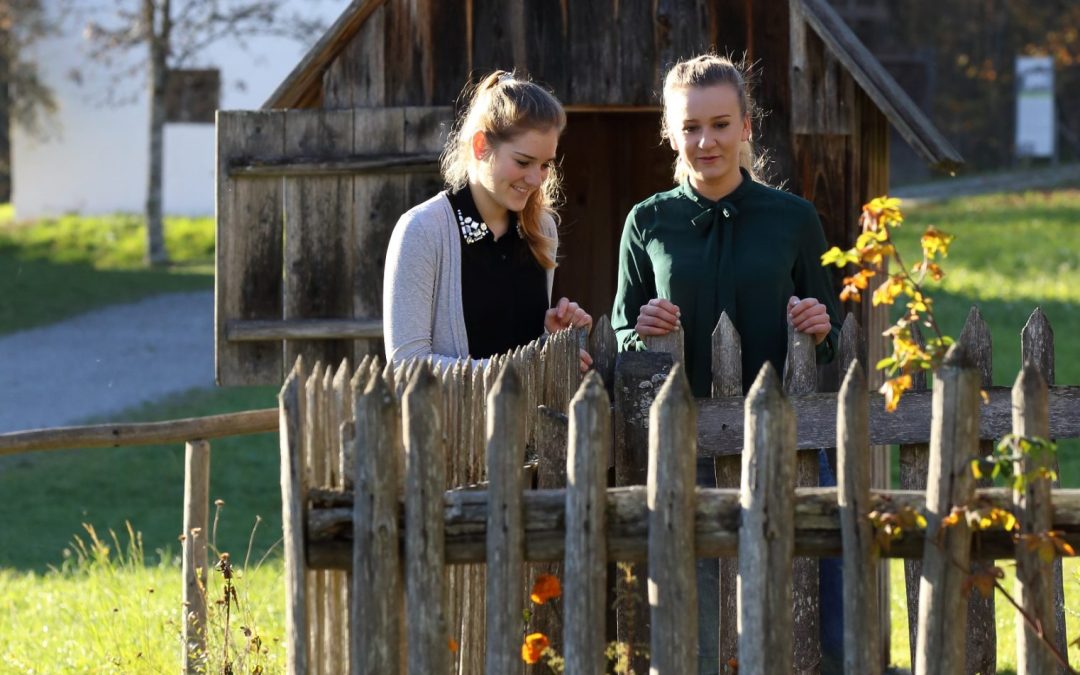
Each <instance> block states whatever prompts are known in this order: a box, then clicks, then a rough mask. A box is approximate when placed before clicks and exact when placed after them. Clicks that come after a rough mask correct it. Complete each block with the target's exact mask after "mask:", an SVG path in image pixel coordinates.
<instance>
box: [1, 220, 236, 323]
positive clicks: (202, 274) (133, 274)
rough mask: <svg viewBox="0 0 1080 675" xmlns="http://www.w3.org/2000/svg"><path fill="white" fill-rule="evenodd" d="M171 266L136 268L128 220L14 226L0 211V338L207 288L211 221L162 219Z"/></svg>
mask: <svg viewBox="0 0 1080 675" xmlns="http://www.w3.org/2000/svg"><path fill="white" fill-rule="evenodd" d="M165 239H166V245H167V246H168V248H169V252H170V255H172V256H173V258H174V260H175V265H174V266H173V267H171V268H167V269H147V268H146V267H145V266H144V265H143V263H142V256H143V252H144V251H145V248H146V246H145V243H144V242H145V227H144V226H143V220H142V218H141V217H136V216H128V215H114V216H99V217H82V216H63V217H61V218H55V219H47V220H41V221H34V222H29V223H13V222H12V214H11V210H10V207H8V208H7V209H6V211H5V210H4V209H3V208H0V297H2V298H3V299H4V302H0V333H8V332H12V331H16V330H22V329H26V328H32V327H34V326H40V325H44V324H48V323H52V322H54V321H59V320H61V319H64V318H67V317H69V316H71V315H73V314H77V313H80V312H85V311H87V310H90V309H94V308H97V307H102V306H105V305H110V304H117V303H124V302H133V301H136V300H139V299H141V298H145V297H148V296H151V295H156V294H159V293H169V292H176V291H192V290H201V289H209V288H212V287H213V272H212V264H213V257H214V223H213V219H211V218H167V219H166V222H165Z"/></svg>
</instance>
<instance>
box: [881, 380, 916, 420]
mask: <svg viewBox="0 0 1080 675" xmlns="http://www.w3.org/2000/svg"><path fill="white" fill-rule="evenodd" d="M908 389H911V376H910V375H900V376H898V377H894V378H891V379H888V380H885V384H883V385H881V389H879V390H878V391H879V393H881V394H884V395H885V410H886V411H888V412H893V411H894V410H896V406H897V405H899V404H900V397H901V396H903V395H904V392H905V391H907V390H908Z"/></svg>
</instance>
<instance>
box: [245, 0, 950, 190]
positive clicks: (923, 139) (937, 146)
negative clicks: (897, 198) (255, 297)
mask: <svg viewBox="0 0 1080 675" xmlns="http://www.w3.org/2000/svg"><path fill="white" fill-rule="evenodd" d="M387 1H388V0H352V2H350V3H349V5H348V7H346V8H345V10H344V11H343V12H342V13H341V16H339V17H338V18H337V20H336V21H335V22H334V23H333V25H331V26H330V28H329V29H328V30H327V31H326V33H324V34H323V36H322V37H321V38H319V40H318V42H316V43H315V45H314V46H313V47H312V48H311V50H310V51H308V53H307V54H306V55H305V56H304V58H303V59H301V60H300V62H299V63H297V64H296V67H295V68H293V70H292V72H291V73H289V75H288V77H286V78H285V80H284V81H282V83H281V84H280V85H279V86H278V88H277V89H276V90H274V93H273V94H271V95H270V97H269V98H268V99H267V101H266V103H264V104H263V108H264V109H271V108H311V107H316V106H318V105H319V103H320V101H321V99H322V80H323V74H324V73H325V72H326V70H327V69H328V68H329V67H330V65H331V64H332V63H333V62H334V59H336V58H337V56H338V55H339V54H340V53H341V52H342V51H343V50H344V49H345V47H346V46H347V45H348V44H349V42H350V41H351V40H352V38H353V37H354V36H355V35H356V33H357V31H359V29H360V27H361V26H363V24H364V22H365V21H366V20H367V18H368V17H369V16H371V14H372V13H373V12H374V11H375V10H376V9H378V8H379V7H380V6H382V5H384V4H386V2H387ZM800 3H801V5H802V14H803V16H804V18H805V19H806V23H807V25H809V26H810V27H811V28H812V29H813V30H814V32H815V33H816V34H817V35H818V37H820V38H821V40H822V42H823V43H824V44H825V45H826V47H827V48H828V49H829V51H830V52H831V53H832V54H833V56H835V57H836V59H837V60H838V61H839V62H840V63H841V64H842V65H843V67H844V68H845V69H846V70H847V71H848V72H849V73H850V74H851V77H852V79H853V80H855V82H856V84H858V85H859V87H860V88H861V89H862V90H863V91H864V92H865V93H866V95H867V96H869V97H870V99H871V100H872V101H873V102H874V104H875V105H876V106H877V107H878V109H879V110H881V112H882V113H883V114H884V115H885V117H886V119H888V120H889V123H890V124H892V126H893V127H894V128H896V130H897V132H898V133H899V134H900V136H901V137H902V138H903V139H904V140H905V141H906V142H907V143H908V144H909V145H910V146H911V147H912V148H913V149H914V150H915V151H916V152H917V153H918V154H919V155H920V156H921V157H922V158H923V159H924V160H926V161H927V162H928V163H929V164H931V165H932V166H935V167H937V168H939V169H943V170H946V171H952V170H954V169H955V168H956V167H958V166H959V165H961V164H963V162H964V160H963V158H962V157H961V156H960V153H959V152H957V151H956V149H955V148H954V147H953V146H952V144H951V143H949V141H947V140H946V139H945V137H944V136H943V135H942V134H941V132H939V131H938V130H937V128H936V127H935V126H934V125H933V123H932V122H931V121H930V119H929V118H927V116H926V115H925V114H924V113H923V112H922V110H920V109H919V107H918V106H917V105H915V102H914V101H912V100H911V97H910V96H908V95H907V92H905V91H904V90H903V88H901V87H900V85H899V84H898V83H897V82H896V80H895V79H894V78H893V77H892V75H890V74H889V73H888V71H886V70H885V68H884V66H882V65H881V62H880V61H878V60H877V58H875V57H874V55H873V54H871V53H870V50H869V49H867V48H866V45H864V44H863V43H862V42H861V41H860V40H859V38H858V37H856V36H855V33H854V32H852V30H851V28H849V27H848V25H847V24H846V23H844V20H843V19H842V18H841V17H840V15H839V14H837V13H836V11H835V10H834V9H833V8H832V7H831V6H830V5H829V4H828V2H827V1H826V0H800Z"/></svg>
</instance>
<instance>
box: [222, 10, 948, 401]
mask: <svg viewBox="0 0 1080 675" xmlns="http://www.w3.org/2000/svg"><path fill="white" fill-rule="evenodd" d="M705 50H714V51H716V52H719V53H730V54H733V55H741V54H744V53H745V55H746V57H747V58H748V60H749V61H751V62H753V63H755V64H756V66H755V71H756V74H757V86H756V87H755V96H756V98H757V100H758V103H759V105H760V107H761V108H762V109H763V110H764V111H766V115H765V116H764V118H763V119H762V120H761V121H760V123H758V124H757V125H756V128H755V140H756V142H757V143H758V145H759V146H760V147H761V148H764V149H765V150H767V152H768V154H769V156H770V157H771V159H772V170H771V173H770V177H771V180H772V182H774V183H776V184H782V185H783V186H785V187H786V188H787V189H788V190H790V191H792V192H794V193H797V194H800V195H802V196H804V197H806V198H807V199H809V200H810V201H812V202H813V203H814V204H815V205H816V206H817V208H818V211H819V213H820V215H821V219H822V222H823V223H824V226H825V233H826V237H827V238H828V240H829V241H830V243H835V244H839V245H848V244H849V243H850V242H852V241H853V239H854V237H855V236H856V228H857V218H858V214H859V207H860V206H861V205H862V204H863V203H864V202H865V201H867V200H868V199H869V198H871V197H873V196H876V195H879V194H883V193H885V192H886V190H887V188H888V184H889V181H888V166H889V143H888V138H889V125H890V124H891V125H892V126H893V127H894V128H895V129H896V130H897V131H898V132H899V133H900V135H901V136H902V137H903V138H904V139H905V140H906V141H907V143H908V144H910V145H911V146H912V148H914V149H915V150H916V151H917V152H918V153H919V154H920V155H921V156H922V157H923V158H924V159H925V161H926V162H927V163H929V164H931V165H933V166H934V167H937V168H939V169H941V170H945V171H950V170H952V169H953V168H954V167H956V166H957V165H958V164H959V163H960V162H961V161H962V160H961V158H960V156H959V155H958V153H957V152H956V151H955V150H954V149H953V148H952V146H951V145H950V144H949V143H948V142H947V141H946V140H945V139H944V138H943V137H942V136H941V134H940V133H938V131H937V130H935V129H934V127H933V126H932V125H931V124H930V122H929V121H928V119H927V118H926V116H925V115H923V113H922V112H921V111H920V110H919V109H918V108H917V107H916V106H915V105H914V103H913V102H912V101H911V100H910V98H909V97H908V96H907V95H906V94H905V93H904V92H903V90H901V89H900V87H899V86H897V84H896V82H895V81H894V80H893V79H892V78H891V77H890V76H889V75H888V73H887V72H886V71H885V70H884V68H882V66H881V65H880V64H879V63H878V62H877V61H876V60H875V59H874V57H873V56H872V55H871V54H870V52H869V51H868V50H867V49H866V47H865V46H864V45H863V44H861V43H860V42H859V41H858V39H857V38H856V37H855V36H854V34H853V33H852V32H851V30H850V29H849V28H848V27H847V26H846V25H845V24H844V22H843V21H842V20H841V18H840V17H839V15H838V14H837V13H836V12H835V11H834V9H833V8H832V7H831V6H830V5H829V4H828V3H827V2H826V0H769V1H764V0H758V1H754V0H712V1H706V0H688V1H674V0H660V1H659V2H656V1H654V0H648V1H646V0H629V1H628V0H574V1H573V2H569V1H567V0H562V2H554V1H550V0H549V1H543V0H517V1H516V2H494V1H491V0H458V1H456V2H455V1H454V0H439V1H436V0H354V1H353V2H351V3H350V4H349V6H348V7H347V8H346V9H345V11H344V12H343V13H342V14H341V16H340V18H339V19H338V20H337V21H336V22H335V23H334V24H333V25H332V27H331V28H330V29H329V30H328V31H327V33H326V34H325V35H323V36H322V37H321V38H320V39H319V40H318V42H317V43H316V44H315V46H314V47H313V48H312V49H311V51H310V52H309V53H308V54H307V55H306V57H305V58H304V59H303V60H302V61H301V62H300V63H298V64H297V66H296V67H295V69H294V70H293V71H292V73H291V74H290V75H289V76H288V77H287V78H286V80H285V81H284V82H282V83H281V85H280V86H279V87H278V88H277V90H276V91H275V92H274V93H273V94H272V95H271V96H270V98H269V99H268V100H267V101H266V104H265V105H264V107H263V110H261V111H251V112H220V113H219V114H218V121H217V125H218V126H217V133H218V183H217V186H218V187H217V190H218V197H217V198H218V214H217V216H218V270H217V272H218V274H217V314H216V318H217V328H216V330H217V379H218V382H219V383H220V384H222V385H234V384H255V383H274V384H277V383H280V382H281V381H282V379H283V373H284V372H285V371H286V370H287V369H288V367H289V366H290V365H291V363H292V361H293V360H294V359H295V357H296V355H297V354H300V353H302V354H305V355H306V356H309V357H311V358H313V359H321V360H322V361H323V362H328V361H332V362H337V361H338V360H339V359H340V358H341V357H343V356H354V357H355V356H359V355H362V354H364V353H368V352H369V351H370V350H373V349H376V348H377V347H376V346H375V345H376V344H377V341H376V342H373V341H372V340H370V339H368V340H356V338H377V337H378V335H379V334H380V330H381V324H380V323H379V322H378V321H377V319H378V317H379V316H380V314H381V309H380V303H381V297H382V288H381V286H382V266H383V260H384V255H385V248H386V243H387V239H388V237H389V234H390V231H391V229H392V228H393V225H394V223H395V222H396V220H397V218H398V216H399V215H400V214H401V213H402V212H403V211H404V210H405V209H407V208H408V207H409V206H411V205H412V204H415V203H418V202H419V201H421V200H423V199H425V198H427V197H429V196H430V195H432V194H434V192H435V191H437V190H438V189H439V188H440V180H439V177H438V174H437V166H436V157H437V153H438V151H439V150H440V148H441V145H442V140H443V138H444V137H445V132H446V130H447V125H448V124H449V122H450V121H451V120H452V117H453V105H454V103H455V99H456V97H457V95H458V93H459V91H460V90H461V87H462V85H463V83H465V82H466V81H467V80H469V78H470V76H473V77H475V76H477V75H480V74H483V73H485V72H487V71H490V70H492V69H495V68H502V69H510V68H518V69H521V70H524V71H525V72H527V73H528V74H529V75H531V77H532V78H533V79H535V80H538V81H540V82H543V83H545V84H546V85H548V86H549V87H550V88H551V89H552V90H553V91H554V92H555V94H556V95H557V96H558V97H559V98H560V100H562V101H563V102H564V104H565V105H566V107H567V110H568V113H569V122H568V126H567V129H566V133H565V135H564V136H563V138H562V141H561V143H560V155H561V156H562V167H563V172H564V179H565V180H564V183H565V197H566V199H565V206H564V207H563V209H562V211H561V213H562V243H561V249H560V252H561V254H562V259H561V264H560V267H559V271H558V273H557V274H556V293H558V294H563V295H568V296H570V297H573V298H575V299H578V300H580V301H581V302H582V304H583V305H584V306H585V307H586V308H587V309H588V310H589V311H590V312H591V313H592V314H593V315H594V316H596V317H599V316H600V315H602V314H605V313H608V312H610V307H611V302H612V299H613V297H614V291H615V274H616V264H617V261H616V249H617V244H618V240H619V235H620V233H621V229H622V225H623V219H624V217H625V215H626V213H627V211H628V210H629V208H630V207H631V206H632V205H633V204H634V203H636V202H637V201H639V200H641V199H643V198H644V197H646V196H648V195H649V194H651V193H653V192H655V191H658V190H662V189H667V188H668V187H670V185H671V184H672V178H671V168H672V162H673V159H674V156H673V153H672V151H671V150H670V148H668V147H667V145H666V144H664V143H661V139H660V135H659V100H658V92H659V91H660V87H661V78H662V74H663V73H664V71H665V69H666V68H667V66H669V65H670V64H672V63H673V62H674V61H675V60H677V59H679V58H682V57H686V56H689V55H693V54H697V53H700V52H702V51H705ZM861 311H863V312H869V310H868V309H862V310H861ZM883 320H884V317H883V316H877V317H871V316H863V317H862V323H863V325H864V326H867V328H868V330H869V333H868V334H871V335H873V334H876V333H875V328H876V327H877V326H879V325H884V324H883V323H882V322H883ZM286 338H291V339H288V340H286ZM879 342H880V341H877V340H874V341H872V345H871V353H870V354H869V362H870V363H874V362H876V360H877V359H876V358H875V356H876V352H875V349H883V346H881V345H879V344H878V343H879Z"/></svg>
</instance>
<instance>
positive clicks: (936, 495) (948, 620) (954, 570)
mask: <svg viewBox="0 0 1080 675" xmlns="http://www.w3.org/2000/svg"><path fill="white" fill-rule="evenodd" d="M979 380H980V375H979V371H978V370H976V369H975V367H974V364H973V363H972V362H971V360H970V357H969V356H968V355H967V353H966V352H965V351H964V349H963V345H961V344H955V345H953V346H952V347H951V348H950V349H949V352H948V354H946V356H945V360H944V362H943V364H942V365H941V367H940V368H939V369H938V371H937V374H936V377H935V378H934V399H933V413H932V418H931V422H930V470H929V474H928V476H927V482H926V519H927V530H926V545H925V548H924V552H923V564H922V577H921V581H920V584H919V629H918V637H917V640H918V642H917V644H916V647H915V675H960V674H961V673H963V672H964V670H965V658H964V652H965V648H964V646H965V645H964V643H965V640H966V638H967V600H966V599H965V598H964V592H963V585H964V580H965V579H966V578H967V576H968V574H969V567H970V562H971V531H970V530H969V529H968V525H967V522H966V521H965V520H963V519H960V521H959V522H958V523H957V524H955V525H953V526H951V527H949V528H948V529H946V530H944V531H942V529H941V525H942V521H943V520H944V518H945V517H946V516H948V515H949V513H951V511H952V508H953V506H957V505H965V504H967V503H968V502H970V501H971V497H972V495H973V494H974V491H975V478H974V476H973V475H972V473H971V460H972V459H975V458H976V457H977V455H978V452H979V405H980V398H979Z"/></svg>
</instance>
